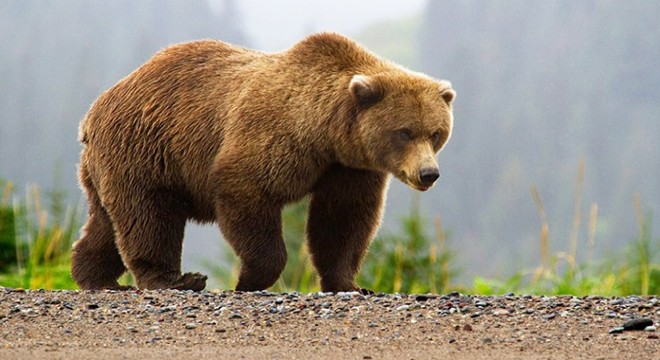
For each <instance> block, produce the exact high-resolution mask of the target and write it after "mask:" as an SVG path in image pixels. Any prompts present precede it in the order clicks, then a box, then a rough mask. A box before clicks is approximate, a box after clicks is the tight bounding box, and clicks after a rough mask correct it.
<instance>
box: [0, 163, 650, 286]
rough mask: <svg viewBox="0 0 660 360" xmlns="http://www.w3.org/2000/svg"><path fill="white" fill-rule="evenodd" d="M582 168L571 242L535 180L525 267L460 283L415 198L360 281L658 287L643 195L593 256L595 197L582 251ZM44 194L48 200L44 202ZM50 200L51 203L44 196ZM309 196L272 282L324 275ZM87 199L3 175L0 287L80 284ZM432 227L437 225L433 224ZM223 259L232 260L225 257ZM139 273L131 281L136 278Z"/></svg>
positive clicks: (289, 216) (232, 277)
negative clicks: (606, 250) (558, 245)
mask: <svg viewBox="0 0 660 360" xmlns="http://www.w3.org/2000/svg"><path fill="white" fill-rule="evenodd" d="M583 169H584V168H583V167H581V168H580V171H578V187H577V189H576V193H575V213H574V221H573V227H574V228H573V229H572V231H571V232H570V234H571V236H570V238H569V239H568V242H567V250H566V251H560V252H556V253H554V254H551V251H550V250H549V249H550V242H551V240H550V239H551V237H550V234H551V231H550V226H549V225H548V221H547V218H546V214H545V207H544V204H543V201H542V199H541V195H540V193H539V192H538V190H537V189H536V188H535V187H532V197H533V199H534V201H535V203H536V206H537V212H538V215H539V219H540V222H541V226H540V231H539V241H538V251H539V265H538V266H537V267H535V268H533V269H530V270H520V271H518V272H516V273H514V274H513V275H512V276H510V277H508V278H507V279H505V280H496V279H493V278H484V277H475V278H474V279H473V284H472V286H471V287H466V286H461V285H460V284H458V283H456V282H455V276H456V275H457V274H458V272H459V271H458V270H457V269H456V267H455V259H456V258H457V257H458V256H460V255H461V254H458V253H455V252H454V251H453V250H451V249H450V248H451V246H450V245H449V243H450V239H451V237H450V236H448V234H447V231H446V230H444V229H443V227H442V225H441V222H440V219H439V218H436V219H435V221H434V226H431V225H430V224H429V223H428V221H427V219H425V218H424V217H423V216H422V215H421V214H420V211H419V201H418V199H417V197H414V198H413V199H414V201H413V204H412V207H411V211H410V214H409V215H408V216H405V217H404V218H402V219H401V230H400V232H399V233H386V234H382V235H378V236H377V237H376V238H375V239H374V240H373V242H372V244H371V247H370V249H369V253H368V255H367V256H366V259H365V261H364V263H363V266H362V269H361V272H360V274H359V277H358V283H359V284H360V285H361V286H364V287H365V288H369V289H371V290H374V291H376V292H388V293H394V292H405V293H446V292H449V291H452V290H459V291H462V292H466V293H477V294H502V293H507V292H515V293H530V294H545V295H549V294H573V295H587V294H599V295H607V296H615V295H616V296H621V295H630V294H637V295H659V294H660V240H659V239H658V238H654V237H653V235H652V232H651V227H650V223H651V222H650V220H651V219H652V214H651V213H650V212H646V213H643V211H642V205H641V200H640V198H639V196H638V195H636V196H635V197H634V201H633V205H634V206H633V209H634V211H631V213H634V215H635V217H636V219H637V223H638V234H637V235H636V236H635V237H634V238H633V239H632V240H631V241H630V243H629V244H628V246H627V247H626V249H625V250H624V251H623V252H622V253H623V254H624V255H623V256H621V255H620V254H617V253H613V254H611V255H610V256H608V257H605V258H604V259H600V260H598V259H594V258H593V252H594V247H595V246H596V239H595V236H596V230H595V229H596V224H597V222H598V218H597V217H598V210H597V209H598V207H597V205H596V204H592V206H591V210H590V212H589V218H588V221H587V227H588V234H589V236H588V237H587V240H586V241H587V243H588V249H589V251H588V254H587V255H586V256H585V257H583V258H584V259H583V260H580V259H581V257H579V256H578V254H577V249H578V248H579V247H578V246H577V241H578V236H577V234H578V233H579V232H578V230H579V227H580V226H581V223H582V219H581V211H580V208H581V201H582V200H581V198H582V186H581V185H580V182H581V181H582V179H583ZM44 199H45V201H44ZM44 202H46V205H44ZM307 205H308V201H303V202H300V203H298V204H295V205H291V206H288V207H287V208H286V209H285V211H284V213H283V233H284V239H285V242H286V245H287V250H288V252H289V259H288V263H287V267H286V269H285V271H284V273H283V274H282V276H281V278H280V280H279V281H278V282H277V283H276V284H275V285H274V286H273V287H272V288H271V289H270V290H272V291H278V292H279V291H299V292H314V291H318V290H319V286H318V278H317V275H316V273H315V271H314V268H313V267H312V265H311V261H310V258H309V254H308V253H307V248H306V246H305V241H304V239H305V221H306V217H307V216H306V212H307ZM81 209H82V206H80V204H78V205H76V206H72V205H70V204H69V203H67V200H66V194H64V193H63V192H61V191H49V192H46V193H45V194H42V192H41V191H40V190H39V187H37V186H28V187H27V189H26V191H25V194H24V195H22V196H19V195H18V194H17V193H16V192H15V190H14V186H13V184H12V183H11V182H7V181H1V180H0V286H5V287H21V288H44V289H72V288H75V287H76V286H75V283H74V282H73V280H72V279H71V277H70V274H69V270H70V263H71V245H72V244H73V242H74V241H75V240H76V239H77V235H78V231H79V229H80V226H81V224H82V219H83V214H82V212H81ZM429 228H433V229H434V231H433V232H432V233H430V232H429ZM226 250H227V251H226V252H225V253H224V256H225V257H224V259H221V260H224V261H219V262H214V263H213V264H211V263H206V264H204V266H205V267H206V268H208V269H209V270H210V272H211V277H212V278H214V280H216V281H217V282H219V284H220V285H221V288H224V289H229V288H233V287H234V286H235V284H236V281H237V276H238V267H239V262H238V260H237V259H236V257H235V256H233V254H232V253H231V250H230V249H229V248H228V247H227V249H226ZM217 264H224V265H217ZM130 282H131V279H130V276H128V275H126V276H124V277H123V278H122V283H130Z"/></svg>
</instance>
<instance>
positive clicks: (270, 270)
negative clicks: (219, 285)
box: [217, 196, 287, 291]
mask: <svg viewBox="0 0 660 360" xmlns="http://www.w3.org/2000/svg"><path fill="white" fill-rule="evenodd" d="M281 209H282V208H281V207H280V206H270V205H269V204H265V203H261V202H258V203H254V204H249V205H245V206H242V205H241V204H240V203H239V202H237V201H235V198H232V197H227V196H225V197H223V198H222V199H220V200H219V204H218V205H217V212H218V222H219V224H220V230H221V231H222V233H223V235H224V237H225V239H226V240H227V242H229V244H230V245H231V246H232V248H233V249H234V251H235V252H236V255H237V256H238V257H239V258H240V259H241V272H240V275H239V278H238V284H237V285H236V290H239V291H257V290H265V289H267V288H269V287H271V286H272V285H273V284H275V282H276V281H277V279H278V278H279V277H280V274H281V273H282V271H283V270H284V267H285V265H286V260H287V253H286V248H285V246H284V239H283V238H282V222H281V216H282V214H281V212H282V210H281Z"/></svg>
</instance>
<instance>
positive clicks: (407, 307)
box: [396, 305, 410, 311]
mask: <svg viewBox="0 0 660 360" xmlns="http://www.w3.org/2000/svg"><path fill="white" fill-rule="evenodd" d="M408 309H410V305H401V306H399V307H397V308H396V311H403V310H408Z"/></svg>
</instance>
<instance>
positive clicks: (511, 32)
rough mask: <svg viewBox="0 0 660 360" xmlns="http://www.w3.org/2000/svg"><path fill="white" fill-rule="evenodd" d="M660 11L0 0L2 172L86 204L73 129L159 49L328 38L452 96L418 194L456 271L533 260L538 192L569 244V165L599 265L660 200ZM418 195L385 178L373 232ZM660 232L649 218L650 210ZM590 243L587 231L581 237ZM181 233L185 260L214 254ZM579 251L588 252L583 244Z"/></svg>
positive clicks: (204, 235)
mask: <svg viewBox="0 0 660 360" xmlns="http://www.w3.org/2000/svg"><path fill="white" fill-rule="evenodd" d="M659 13H660V2H657V1H652V0H648V1H641V0H640V1H634V0H633V1H626V2H623V1H616V0H601V1H587V0H583V1H572V0H556V1H549V2H530V1H523V0H512V1H508V0H507V1H504V0H496V1H488V2H484V1H478V0H465V1H423V0H413V1H410V0H409V1H405V2H404V1H378V0H368V1H348V0H340V1H329V0H326V1H304V0H280V1H266V0H243V1H230V0H212V1H205V0H194V1H192V0H188V1H175V0H165V1H162V0H159V1H155V0H152V1H137V2H136V1H129V0H117V1H99V0H94V1H91V0H87V1H82V0H69V1H65V0H62V1H36V0H33V1H12V0H0V49H2V50H1V51H0V178H4V179H6V180H10V181H12V182H14V183H15V184H17V185H19V186H23V185H25V184H28V183H39V184H40V185H41V186H42V187H45V188H52V187H59V188H62V189H64V190H66V191H67V192H68V193H69V199H70V200H71V201H72V202H75V201H77V200H78V199H80V198H81V196H82V195H81V192H80V190H79V189H78V186H77V180H76V164H77V162H78V155H79V152H80V145H79V144H78V142H77V140H76V137H77V126H78V123H79V121H80V120H81V119H82V118H83V116H84V114H85V112H86V110H87V109H88V108H89V106H90V105H91V103H92V102H93V101H94V99H95V98H96V97H97V96H98V95H99V94H100V93H101V92H102V91H104V90H105V89H107V88H108V87H110V86H111V85H113V84H114V83H116V82H117V81H119V80H120V79H121V78H122V77H124V76H125V75H127V74H128V73H129V72H131V71H132V70H134V69H135V68H136V67H137V66H139V65H140V64H141V63H143V62H144V61H146V60H147V59H148V58H149V57H150V56H151V55H153V53H154V52H156V51H157V50H159V49H161V48H163V47H164V46H166V45H169V44H172V43H176V42H181V41H188V40H194V39H200V38H217V39H221V40H225V41H228V42H232V43H235V44H239V45H243V46H246V47H250V48H256V49H260V50H265V51H280V50H284V49H286V48H288V47H289V46H291V45H292V44H293V43H294V42H296V41H298V40H300V39H301V38H303V37H304V36H305V35H307V34H310V33H312V32H316V31H337V32H341V33H344V34H345V35H347V36H349V37H352V38H355V39H356V40H358V41H360V42H361V43H363V44H364V45H366V46H367V47H368V48H369V49H371V50H373V51H374V52H376V53H377V54H379V55H382V56H384V57H386V58H389V59H392V60H394V61H397V62H399V63H401V64H403V65H405V66H408V67H410V68H412V69H413V70H418V71H423V72H426V73H428V74H430V75H433V76H435V77H438V78H442V79H448V80H450V81H452V83H453V84H454V88H455V89H456V91H457V92H458V97H457V100H456V105H455V133H454V136H453V137H452V139H451V141H450V142H449V144H448V146H447V147H446V149H445V150H444V151H443V152H442V153H441V154H440V156H439V162H440V166H441V179H440V181H439V183H438V184H437V185H436V186H435V187H434V188H433V189H432V190H430V191H428V192H426V193H423V194H421V195H420V197H419V199H420V206H421V210H422V211H421V214H422V215H424V216H425V217H426V218H427V219H428V221H429V233H432V231H433V229H432V228H433V226H432V220H433V218H435V217H436V216H440V217H441V218H442V222H443V225H444V227H445V228H446V229H447V230H448V231H449V233H450V237H449V239H448V242H449V245H450V247H451V248H452V249H453V250H454V251H455V253H456V261H457V262H458V268H460V269H461V270H462V273H461V274H462V277H461V278H462V279H467V278H468V277H470V276H472V275H475V274H485V275H487V276H491V277H492V276H503V275H506V274H508V273H510V272H511V271H513V270H514V269H521V268H524V267H529V266H534V265H536V264H537V263H538V261H539V255H538V254H539V250H538V248H539V241H538V237H539V236H538V233H539V229H540V222H539V219H538V216H537V213H536V210H535V207H534V202H533V200H532V197H531V195H530V186H532V185H535V186H536V187H537V188H538V189H539V191H540V194H541V197H542V199H543V201H544V204H545V207H546V211H547V213H548V220H549V223H550V241H551V248H552V250H555V251H556V250H567V248H568V238H569V233H570V228H571V222H572V218H573V207H574V204H573V202H574V192H575V189H576V186H577V173H578V167H579V164H580V163H581V162H584V164H585V169H586V172H585V181H584V200H583V203H582V208H581V209H580V212H581V213H582V219H583V223H586V222H587V220H588V213H589V209H590V207H591V205H592V203H597V204H598V207H599V213H598V215H599V216H598V226H597V233H596V247H595V249H596V253H597V254H596V255H597V256H605V255H612V254H617V253H619V252H621V251H622V250H623V248H624V246H625V244H626V243H628V242H629V241H630V240H631V239H632V238H634V237H635V235H636V233H637V230H636V218H635V212H634V209H633V206H632V196H633V194H635V193H638V194H639V196H640V198H641V201H642V206H643V208H644V210H647V211H651V210H653V209H655V210H657V209H659V208H660V187H659V186H658V179H659V178H660V161H659V160H660V145H658V137H660V116H659V114H660V67H659V66H658V64H659V61H660V27H658V26H657V22H656V19H655V17H656V16H657V14H659ZM412 199H413V191H412V190H409V189H408V188H406V187H405V186H403V185H401V184H400V183H398V182H397V181H396V180H394V181H392V186H391V187H390V192H389V196H388V203H387V208H386V215H385V218H384V226H383V229H382V230H381V233H383V232H393V231H396V230H397V224H398V220H399V218H400V217H401V216H403V215H405V214H407V213H408V212H409V211H410V208H411V204H412ZM654 218H655V219H656V220H655V223H656V224H657V216H654ZM579 235H580V238H579V241H580V244H581V245H580V248H581V250H582V249H584V245H583V244H584V243H585V242H586V226H583V227H582V230H581V232H580V234H579ZM221 242H222V241H221V240H220V239H219V231H218V230H217V229H216V228H214V227H199V226H190V227H189V229H188V230H187V239H186V241H185V242H184V248H185V250H184V268H185V269H186V270H187V271H190V270H202V271H203V270H204V269H203V268H202V266H201V265H200V263H199V260H200V258H206V259H213V258H214V257H216V254H219V252H220V251H222V250H221V249H222V248H221ZM579 256H580V257H583V256H585V255H584V251H580V252H579Z"/></svg>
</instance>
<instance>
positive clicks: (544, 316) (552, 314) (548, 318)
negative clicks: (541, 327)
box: [543, 313, 557, 320]
mask: <svg viewBox="0 0 660 360" xmlns="http://www.w3.org/2000/svg"><path fill="white" fill-rule="evenodd" d="M556 316H557V314H555V313H550V314H545V315H543V319H544V320H552V319H554V318H555V317H556Z"/></svg>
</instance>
